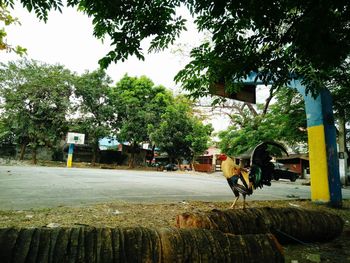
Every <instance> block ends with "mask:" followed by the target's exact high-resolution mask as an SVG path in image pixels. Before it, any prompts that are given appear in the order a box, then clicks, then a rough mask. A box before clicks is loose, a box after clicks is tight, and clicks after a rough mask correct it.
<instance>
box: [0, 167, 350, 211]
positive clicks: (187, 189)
mask: <svg viewBox="0 0 350 263" xmlns="http://www.w3.org/2000/svg"><path fill="white" fill-rule="evenodd" d="M233 197H234V196H233V194H232V192H231V189H230V188H229V186H228V184H227V182H226V179H225V178H224V177H223V176H221V174H220V173H214V174H211V175H208V174H200V173H195V172H156V171H135V170H106V169H82V168H57V167H54V168H52V167H36V166H0V210H22V209H32V208H50V207H57V206H82V205H89V204H94V203H101V202H112V201H128V202H130V201H131V202H177V201H182V200H201V201H231V200H233ZM293 198H294V199H299V198H300V199H310V187H309V186H303V185H301V184H300V183H298V181H297V182H296V183H291V182H288V181H279V182H273V183H272V186H271V187H268V186H266V187H264V188H263V189H257V190H256V191H255V192H254V194H253V195H252V196H249V197H247V200H248V201H249V200H286V199H287V200H288V199H293ZM343 198H346V199H348V198H350V189H343Z"/></svg>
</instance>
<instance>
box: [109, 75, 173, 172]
mask: <svg viewBox="0 0 350 263" xmlns="http://www.w3.org/2000/svg"><path fill="white" fill-rule="evenodd" d="M111 99H112V101H113V106H114V109H115V111H116V112H117V115H118V122H117V123H116V124H115V125H114V127H115V129H116V130H117V134H116V136H117V139H118V140H119V141H120V142H129V143H130V145H131V146H132V151H133V152H132V153H134V152H135V151H136V150H137V148H138V147H139V144H140V143H142V142H147V141H150V139H149V134H148V131H147V126H148V125H152V126H153V127H157V126H158V124H159V118H160V116H161V114H163V112H164V111H165V108H166V107H167V106H168V104H169V103H170V102H171V101H172V94H171V93H170V92H169V91H167V90H166V89H165V88H164V87H163V86H155V85H154V83H153V82H152V81H151V80H150V79H149V78H147V77H145V76H142V77H140V78H137V77H129V76H127V75H125V76H124V77H123V78H122V79H121V80H120V81H119V82H118V83H117V84H116V86H115V87H114V88H113V91H112V94H111ZM133 157H134V156H133V155H132V156H131V163H130V165H131V166H133V161H134V160H133Z"/></svg>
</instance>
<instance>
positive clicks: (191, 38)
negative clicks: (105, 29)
mask: <svg viewBox="0 0 350 263" xmlns="http://www.w3.org/2000/svg"><path fill="white" fill-rule="evenodd" d="M180 11H181V12H183V15H186V13H185V12H184V10H180ZM11 14H12V15H13V16H14V17H17V18H18V19H19V20H20V22H21V25H20V26H19V25H18V26H10V27H7V28H6V32H7V34H8V37H7V40H8V42H9V43H10V44H11V45H20V46H22V47H25V48H27V49H28V51H27V53H28V55H27V57H28V58H30V59H35V60H39V61H43V62H46V63H50V64H56V63H59V64H62V65H64V66H65V67H66V68H68V69H70V70H72V71H75V72H77V73H83V72H84V71H85V70H89V71H93V70H95V69H97V68H98V60H99V59H100V58H102V57H103V56H104V55H105V54H106V53H107V52H108V51H109V50H110V49H109V45H108V44H107V43H102V42H101V40H98V39H96V38H95V37H94V36H93V29H92V22H91V21H92V19H91V18H89V17H88V16H86V15H84V14H82V13H78V12H77V11H75V10H74V9H72V8H65V9H64V10H63V13H62V14H61V13H59V12H51V13H50V14H49V19H48V22H47V23H46V24H45V23H44V22H43V21H39V20H38V19H37V18H36V17H35V15H34V14H33V13H29V12H28V11H27V10H25V9H23V8H22V7H21V6H17V7H16V8H15V10H11ZM186 18H189V17H186ZM187 27H188V29H189V31H187V32H185V33H184V34H183V35H182V36H181V38H180V40H179V43H181V44H186V43H187V44H188V45H189V46H196V45H197V44H198V43H199V41H200V40H201V39H202V37H201V36H200V35H198V33H197V32H196V30H195V27H194V26H193V25H192V24H188V25H187ZM106 42H107V41H106ZM144 46H147V45H146V44H145V45H144ZM19 58H20V57H19V56H18V55H16V54H14V53H2V54H1V61H2V62H7V61H10V60H17V59H19ZM145 58H146V59H145V61H139V60H138V59H137V58H135V57H131V58H130V59H128V60H127V61H126V62H123V63H122V62H119V63H118V64H111V65H110V66H109V68H108V70H107V74H108V75H109V76H110V77H111V78H112V79H113V80H114V81H115V82H117V81H118V80H119V79H120V78H122V76H123V75H124V74H125V73H127V74H128V75H129V76H141V75H146V76H147V77H149V78H150V79H152V81H153V82H154V83H155V84H156V85H160V84H161V85H164V86H165V87H166V88H168V89H171V90H173V91H174V93H175V94H177V93H179V92H181V89H180V87H179V86H178V85H176V84H175V83H174V81H173V78H174V76H175V75H176V73H177V72H178V71H179V70H180V69H182V68H183V67H184V66H185V65H186V63H187V62H188V58H186V57H184V56H179V54H174V53H173V52H171V50H166V51H164V52H160V53H155V54H150V55H147V54H145ZM259 97H260V98H261V96H259ZM260 100H261V99H260ZM211 122H212V124H213V126H214V128H215V130H216V131H218V130H223V129H225V128H226V127H227V125H228V124H229V123H228V120H227V119H222V118H220V117H219V116H213V119H212V121H211Z"/></svg>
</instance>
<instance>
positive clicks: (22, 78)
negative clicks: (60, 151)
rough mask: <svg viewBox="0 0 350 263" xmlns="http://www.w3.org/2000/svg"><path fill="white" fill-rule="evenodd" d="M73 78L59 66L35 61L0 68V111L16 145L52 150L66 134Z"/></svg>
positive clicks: (12, 63) (11, 63) (14, 63)
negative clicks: (42, 146)
mask: <svg viewBox="0 0 350 263" xmlns="http://www.w3.org/2000/svg"><path fill="white" fill-rule="evenodd" d="M72 83H73V77H72V74H71V72H70V71H69V70H67V69H65V68H64V67H63V66H61V65H48V64H45V63H41V62H38V61H34V60H22V61H19V62H9V63H8V64H3V63H2V64H0V94H1V97H2V98H3V102H2V103H1V105H0V106H1V109H2V110H3V111H4V112H3V118H4V119H5V120H6V125H7V127H8V128H9V129H10V131H11V132H12V133H13V134H14V135H15V136H16V141H17V143H21V144H28V143H29V144H30V145H31V146H32V148H33V149H36V147H37V146H38V145H46V146H55V144H57V142H58V141H59V140H60V139H62V137H63V136H64V135H65V133H66V132H67V126H68V122H67V120H66V114H67V111H68V109H69V105H70V102H69V97H70V95H71V88H72Z"/></svg>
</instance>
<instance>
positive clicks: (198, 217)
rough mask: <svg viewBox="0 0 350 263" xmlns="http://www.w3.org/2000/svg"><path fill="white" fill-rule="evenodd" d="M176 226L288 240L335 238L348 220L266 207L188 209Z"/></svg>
mask: <svg viewBox="0 0 350 263" xmlns="http://www.w3.org/2000/svg"><path fill="white" fill-rule="evenodd" d="M176 226H177V227H179V228H205V229H215V230H220V231H222V232H224V233H231V234H235V235H244V234H259V233H273V234H274V235H275V236H276V237H277V239H278V240H279V241H280V242H281V243H288V242H291V241H295V240H299V241H302V242H311V241H329V240H332V239H334V238H336V237H337V236H339V235H340V234H341V232H342V231H343V226H344V221H343V220H342V219H341V218H340V217H339V216H337V215H334V214H331V213H326V212H320V211H312V210H305V209H296V208H268V207H266V208H250V209H233V210H225V211H220V210H213V211H210V212H206V213H184V214H181V215H178V216H177V217H176ZM288 236H289V237H293V238H294V239H295V240H292V239H290V238H288Z"/></svg>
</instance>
